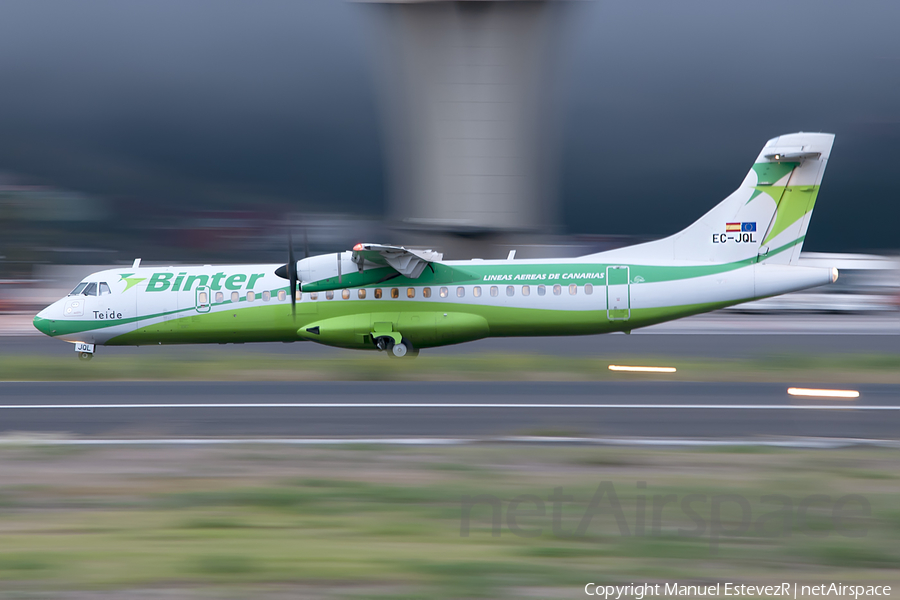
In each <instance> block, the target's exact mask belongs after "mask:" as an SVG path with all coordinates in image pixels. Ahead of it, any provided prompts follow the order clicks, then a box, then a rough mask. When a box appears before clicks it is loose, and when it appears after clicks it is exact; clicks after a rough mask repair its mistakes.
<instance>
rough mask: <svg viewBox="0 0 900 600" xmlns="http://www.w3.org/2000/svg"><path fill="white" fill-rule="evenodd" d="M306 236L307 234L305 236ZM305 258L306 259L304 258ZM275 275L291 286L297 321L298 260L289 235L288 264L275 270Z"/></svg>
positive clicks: (292, 314)
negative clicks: (288, 282)
mask: <svg viewBox="0 0 900 600" xmlns="http://www.w3.org/2000/svg"><path fill="white" fill-rule="evenodd" d="M304 235H305V234H304ZM304 258H305V257H304ZM275 274H276V275H278V276H279V277H281V278H282V279H287V280H288V281H290V284H291V317H293V318H294V320H296V319H297V260H296V259H295V258H294V242H293V240H292V239H291V234H290V233H288V262H287V264H286V265H282V266H280V267H278V268H277V269H276V270H275Z"/></svg>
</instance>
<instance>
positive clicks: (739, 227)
mask: <svg viewBox="0 0 900 600" xmlns="http://www.w3.org/2000/svg"><path fill="white" fill-rule="evenodd" d="M739 231H743V232H753V231H756V221H752V222H750V223H725V232H726V233H735V232H739Z"/></svg>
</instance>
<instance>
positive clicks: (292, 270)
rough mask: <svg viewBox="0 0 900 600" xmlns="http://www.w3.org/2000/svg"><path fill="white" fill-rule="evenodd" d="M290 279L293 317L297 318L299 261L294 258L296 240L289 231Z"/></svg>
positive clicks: (288, 266)
mask: <svg viewBox="0 0 900 600" xmlns="http://www.w3.org/2000/svg"><path fill="white" fill-rule="evenodd" d="M287 271H288V279H289V280H290V282H291V318H293V319H294V320H295V321H296V320H297V261H296V260H295V259H294V241H293V239H292V238H291V234H290V232H288V264H287Z"/></svg>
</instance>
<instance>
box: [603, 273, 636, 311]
mask: <svg viewBox="0 0 900 600" xmlns="http://www.w3.org/2000/svg"><path fill="white" fill-rule="evenodd" d="M629 275H630V270H629V268H628V267H625V266H615V267H606V306H607V310H606V316H607V318H608V319H609V320H610V321H627V320H628V319H630V318H631V284H630V283H629V282H630V279H629Z"/></svg>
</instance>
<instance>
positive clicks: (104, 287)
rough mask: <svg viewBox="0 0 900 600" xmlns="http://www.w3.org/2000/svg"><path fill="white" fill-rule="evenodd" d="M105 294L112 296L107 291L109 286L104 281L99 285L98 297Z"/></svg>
mask: <svg viewBox="0 0 900 600" xmlns="http://www.w3.org/2000/svg"><path fill="white" fill-rule="evenodd" d="M107 294H112V292H111V291H109V286H108V285H107V284H106V282H105V281H104V282H101V283H100V295H101V296H105V295H107Z"/></svg>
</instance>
